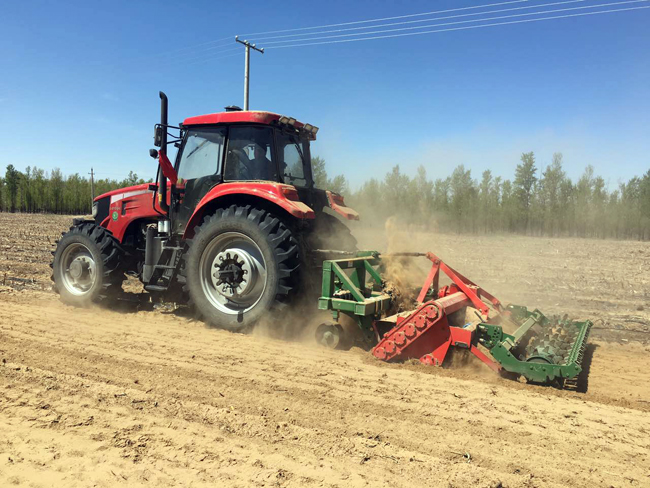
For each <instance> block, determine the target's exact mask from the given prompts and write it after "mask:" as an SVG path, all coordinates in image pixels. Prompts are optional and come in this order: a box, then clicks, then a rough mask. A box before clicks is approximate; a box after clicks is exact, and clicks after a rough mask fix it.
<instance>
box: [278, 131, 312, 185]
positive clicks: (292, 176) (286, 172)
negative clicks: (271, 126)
mask: <svg viewBox="0 0 650 488" xmlns="http://www.w3.org/2000/svg"><path fill="white" fill-rule="evenodd" d="M278 148H279V153H280V158H281V159H280V170H281V171H282V178H283V180H284V182H285V183H288V184H290V185H295V184H297V185H298V186H306V184H307V177H306V175H305V165H304V160H305V153H304V147H303V143H302V141H301V140H300V139H299V138H297V137H296V136H295V135H293V134H279V135H278Z"/></svg>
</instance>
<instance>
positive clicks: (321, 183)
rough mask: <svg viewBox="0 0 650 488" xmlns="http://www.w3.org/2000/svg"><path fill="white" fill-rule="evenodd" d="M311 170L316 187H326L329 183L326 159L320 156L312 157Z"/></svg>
mask: <svg viewBox="0 0 650 488" xmlns="http://www.w3.org/2000/svg"><path fill="white" fill-rule="evenodd" d="M311 171H312V175H313V178H314V184H315V185H316V188H321V189H323V190H324V189H326V188H327V184H328V179H327V170H326V169H325V160H324V159H323V158H321V157H319V156H316V157H313V158H311Z"/></svg>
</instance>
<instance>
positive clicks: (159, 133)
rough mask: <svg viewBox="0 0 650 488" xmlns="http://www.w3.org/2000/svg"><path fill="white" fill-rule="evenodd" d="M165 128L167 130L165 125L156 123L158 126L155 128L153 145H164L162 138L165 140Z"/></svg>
mask: <svg viewBox="0 0 650 488" xmlns="http://www.w3.org/2000/svg"><path fill="white" fill-rule="evenodd" d="M163 130H165V129H164V128H163V127H161V126H159V125H156V128H155V129H154V133H153V145H154V146H156V147H160V146H162V140H163Z"/></svg>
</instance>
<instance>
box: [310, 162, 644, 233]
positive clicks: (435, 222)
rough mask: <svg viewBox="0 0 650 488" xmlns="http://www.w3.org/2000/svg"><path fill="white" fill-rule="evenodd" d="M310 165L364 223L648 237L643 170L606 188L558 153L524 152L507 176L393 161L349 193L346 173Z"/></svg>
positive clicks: (600, 180)
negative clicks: (434, 173)
mask: <svg viewBox="0 0 650 488" xmlns="http://www.w3.org/2000/svg"><path fill="white" fill-rule="evenodd" d="M315 159H316V158H315ZM314 168H315V172H314V174H315V178H316V180H317V185H320V186H321V187H323V188H325V187H327V188H330V189H332V190H334V191H338V192H340V193H342V194H344V195H346V202H348V204H349V205H350V206H352V207H353V208H355V209H356V210H357V211H359V212H360V213H361V215H362V217H363V219H364V220H365V221H370V222H373V221H376V222H379V223H381V224H383V222H384V221H385V219H386V218H388V217H395V218H396V219H397V220H398V222H401V223H403V224H406V225H414V226H418V227H421V228H424V229H429V230H439V231H443V232H445V231H447V232H457V233H471V234H489V233H517V234H524V235H534V236H551V237H552V236H576V237H597V238H616V239H641V240H650V170H648V171H647V172H646V173H645V174H644V175H643V176H640V177H638V176H635V177H633V178H631V179H630V180H629V181H627V182H619V183H618V186H617V187H616V188H614V189H611V190H609V189H608V187H607V184H606V182H605V180H604V179H603V178H602V177H600V176H597V175H595V174H594V168H593V167H592V166H587V168H586V169H585V171H584V173H583V174H582V176H581V177H580V178H579V179H578V180H577V181H572V180H571V179H570V178H569V177H568V176H567V174H566V172H565V171H564V167H563V160H562V154H561V153H556V154H554V155H553V159H552V161H551V163H550V164H548V165H546V166H542V167H541V168H538V163H537V161H536V159H535V154H534V153H533V152H528V153H524V154H522V156H521V161H520V163H519V164H518V165H517V167H516V169H515V173H514V176H513V178H512V179H503V178H501V177H500V176H494V174H493V173H492V171H490V170H489V169H488V170H485V171H483V173H482V175H481V177H480V179H475V178H474V177H473V176H472V172H471V170H470V169H466V168H465V167H464V166H463V165H460V166H457V167H456V168H455V169H454V170H453V171H452V173H451V175H450V176H449V177H447V178H438V179H435V180H432V179H430V178H429V177H428V176H427V172H426V169H425V168H424V167H423V166H420V167H419V168H418V170H417V173H416V175H415V176H413V177H409V176H408V175H406V174H404V173H403V172H402V171H401V170H400V167H399V166H395V167H393V168H392V170H391V171H389V172H388V173H387V174H386V175H385V176H384V178H383V179H378V178H371V179H369V180H368V181H366V182H365V183H363V184H362V185H361V186H360V187H359V188H358V189H356V190H352V191H350V186H349V184H348V182H347V180H346V179H345V177H343V176H337V177H335V178H333V179H329V178H328V176H327V171H326V170H325V164H324V161H318V164H315V165H314ZM316 168H319V170H318V171H316Z"/></svg>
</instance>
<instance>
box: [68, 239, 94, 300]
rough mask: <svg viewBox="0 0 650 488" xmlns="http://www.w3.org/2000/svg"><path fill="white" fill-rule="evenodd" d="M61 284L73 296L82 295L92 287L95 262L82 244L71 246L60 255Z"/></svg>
mask: <svg viewBox="0 0 650 488" xmlns="http://www.w3.org/2000/svg"><path fill="white" fill-rule="evenodd" d="M60 263H61V264H60V266H61V278H62V284H63V286H65V288H66V289H67V290H68V291H69V292H70V293H72V294H73V295H83V294H84V293H87V292H88V291H89V290H90V289H91V288H92V286H93V284H94V282H95V279H96V276H95V261H94V260H93V258H92V256H91V254H90V251H89V250H88V248H87V247H86V246H84V245H82V244H71V245H70V246H68V247H67V248H66V249H65V250H64V251H63V253H62V256H61V260H60Z"/></svg>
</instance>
